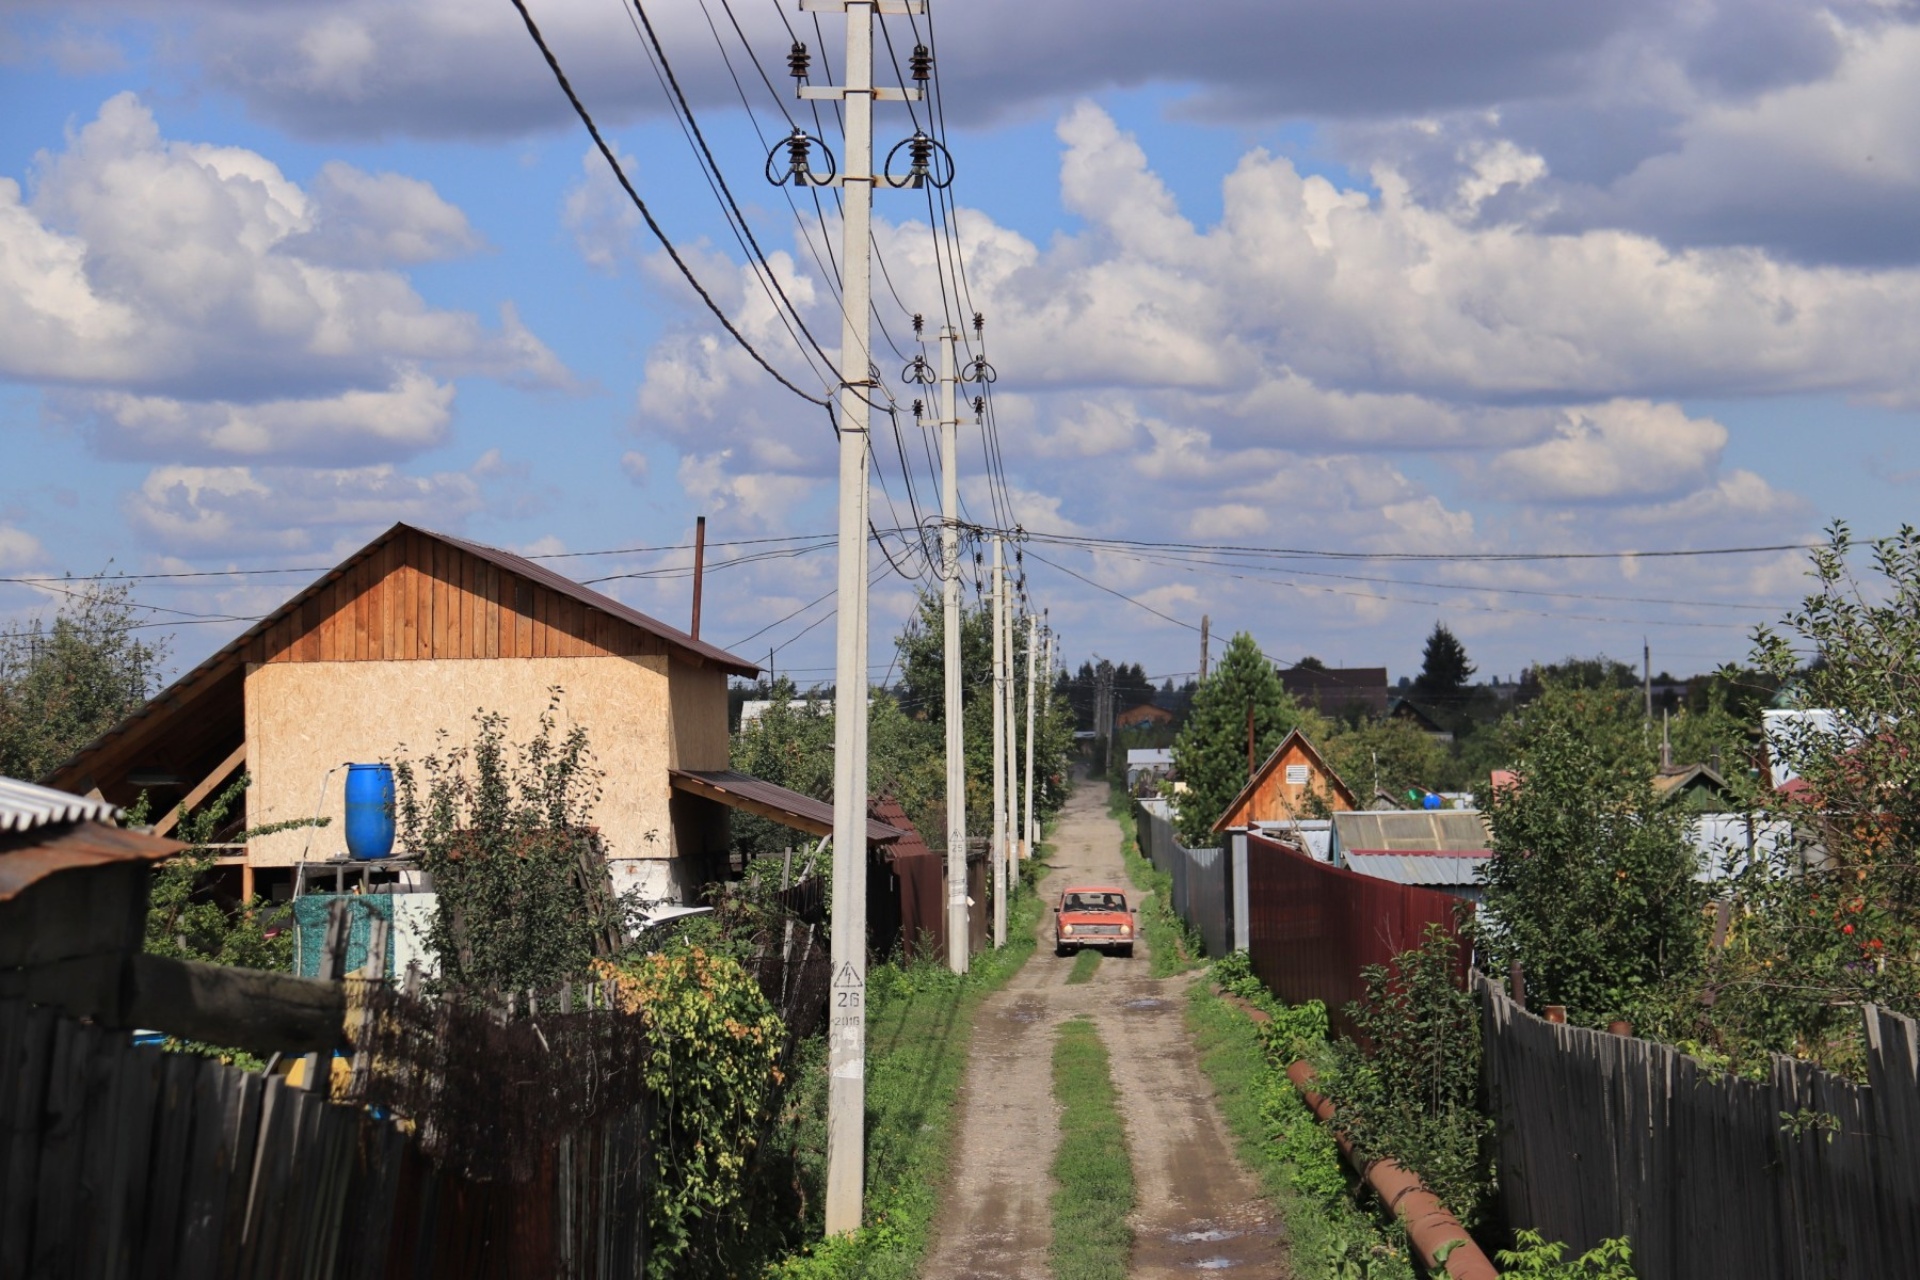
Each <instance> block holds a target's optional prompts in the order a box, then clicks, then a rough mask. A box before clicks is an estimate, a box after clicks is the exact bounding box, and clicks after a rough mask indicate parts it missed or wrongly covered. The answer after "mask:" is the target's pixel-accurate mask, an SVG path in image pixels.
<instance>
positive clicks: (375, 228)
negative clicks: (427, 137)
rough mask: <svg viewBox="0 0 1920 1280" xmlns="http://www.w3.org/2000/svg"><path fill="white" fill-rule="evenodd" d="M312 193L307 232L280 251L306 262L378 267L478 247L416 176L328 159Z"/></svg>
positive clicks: (462, 217) (458, 216) (459, 218)
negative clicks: (376, 170) (294, 255)
mask: <svg viewBox="0 0 1920 1280" xmlns="http://www.w3.org/2000/svg"><path fill="white" fill-rule="evenodd" d="M310 196H311V204H312V209H313V215H312V220H313V221H312V229H311V230H309V231H306V232H303V233H301V234H299V235H297V236H293V237H291V238H290V239H289V240H287V241H286V242H285V244H284V246H283V249H284V251H287V252H291V253H294V254H296V255H297V256H299V257H301V258H304V259H306V260H307V261H309V262H314V263H325V264H328V265H332V266H342V267H382V266H390V265H398V264H403V263H410V262H436V261H439V260H440V259H443V258H457V257H461V256H464V255H466V254H469V253H473V252H474V251H476V250H478V249H479V248H480V247H481V243H482V242H481V239H480V236H479V234H478V233H477V232H475V231H474V229H473V228H472V226H470V225H469V224H468V222H467V215H466V214H464V213H462V212H461V211H460V210H459V209H457V208H455V207H454V206H453V205H451V204H448V203H447V202H446V201H445V200H443V199H441V198H440V193H439V192H437V191H435V190H434V189H433V186H432V184H430V183H426V182H422V181H421V180H420V179H418V178H409V177H407V176H406V175H404V174H399V173H367V172H365V171H363V170H360V169H356V168H354V167H353V166H352V165H350V164H343V163H341V162H340V161H338V160H329V161H328V162H327V163H326V164H324V165H322V166H321V167H320V172H319V174H318V175H317V176H316V177H315V178H314V181H313V186H312V189H311V191H310Z"/></svg>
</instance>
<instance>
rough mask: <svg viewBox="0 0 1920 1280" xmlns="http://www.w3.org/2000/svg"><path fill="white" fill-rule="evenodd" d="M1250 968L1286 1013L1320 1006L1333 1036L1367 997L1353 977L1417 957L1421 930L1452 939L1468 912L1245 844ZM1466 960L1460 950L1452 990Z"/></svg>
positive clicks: (1434, 893)
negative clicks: (1405, 955) (1352, 1006)
mask: <svg viewBox="0 0 1920 1280" xmlns="http://www.w3.org/2000/svg"><path fill="white" fill-rule="evenodd" d="M1247 907H1248V921H1249V924H1250V926H1251V931H1250V937H1249V939H1248V948H1247V951H1248V958H1249V959H1250V960H1251V961H1252V962H1253V971H1254V972H1255V973H1256V974H1258V975H1259V977H1260V980H1261V981H1262V982H1264V983H1266V985H1267V989H1268V990H1270V991H1272V992H1273V993H1274V994H1275V995H1277V996H1279V997H1280V998H1281V999H1282V1000H1285V1001H1286V1002H1287V1003H1289V1004H1301V1003H1304V1002H1305V1001H1308V1000H1318V1001H1320V1002H1321V1003H1323V1004H1325V1005H1326V1006H1327V1014H1328V1016H1329V1018H1330V1019H1331V1020H1332V1022H1333V1026H1334V1029H1335V1030H1337V1031H1348V1032H1350V1031H1351V1030H1352V1026H1351V1023H1349V1021H1348V1020H1347V1016H1346V1006H1347V1002H1348V1001H1350V1000H1358V999H1359V998H1360V997H1361V996H1362V995H1364V994H1365V990H1366V987H1365V984H1364V983H1363V982H1362V981H1361V978H1360V971H1361V969H1363V968H1365V967H1366V966H1367V965H1370V964H1386V963H1387V962H1388V961H1390V960H1392V959H1393V957H1394V956H1395V955H1397V954H1399V953H1400V952H1402V951H1407V950H1410V949H1412V948H1413V947H1416V946H1418V945H1419V943H1420V936H1421V935H1422V934H1423V933H1425V932H1426V928H1427V926H1428V925H1429V924H1437V925H1441V926H1443V927H1444V928H1445V929H1446V930H1447V931H1448V932H1449V933H1452V934H1454V935H1456V936H1458V934H1459V926H1460V921H1461V920H1462V919H1464V917H1465V915H1466V913H1470V912H1471V911H1472V910H1473V904H1472V903H1470V902H1466V901H1464V900H1462V899H1460V898H1456V897H1454V896H1453V895H1452V894H1449V893H1441V892H1439V891H1438V890H1435V889H1417V888H1414V887H1412V886H1410V885H1401V884H1393V883H1390V882H1388V881H1385V880H1376V879H1374V878H1373V877H1371V876H1363V875H1360V874H1359V873H1358V872H1354V871H1348V870H1345V869H1344V868H1341V867H1334V866H1329V865H1327V864H1326V863H1324V862H1316V861H1315V860H1314V859H1313V858H1311V857H1309V856H1308V855H1306V854H1304V853H1301V852H1300V851H1299V850H1297V849H1295V848H1293V847H1292V846H1290V845H1284V844H1281V843H1279V842H1278V841H1274V840H1269V839H1266V838H1265V837H1263V836H1258V835H1250V836H1248V837H1247ZM1467 963H1468V957H1467V954H1466V948H1464V947H1463V948H1461V955H1460V982H1461V984H1462V985H1463V986H1464V985H1465V983H1466V976H1467Z"/></svg>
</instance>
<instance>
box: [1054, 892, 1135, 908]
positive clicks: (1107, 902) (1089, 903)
mask: <svg viewBox="0 0 1920 1280" xmlns="http://www.w3.org/2000/svg"><path fill="white" fill-rule="evenodd" d="M1066 909H1067V910H1068V911H1125V910H1126V909H1127V899H1126V895H1124V894H1119V893H1070V894H1068V895H1067V901H1066Z"/></svg>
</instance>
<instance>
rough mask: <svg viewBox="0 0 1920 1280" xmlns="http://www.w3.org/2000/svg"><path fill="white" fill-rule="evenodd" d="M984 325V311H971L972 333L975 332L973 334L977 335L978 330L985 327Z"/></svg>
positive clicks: (985, 319) (985, 323)
mask: <svg viewBox="0 0 1920 1280" xmlns="http://www.w3.org/2000/svg"><path fill="white" fill-rule="evenodd" d="M986 327H987V315H986V313H985V312H984V311H976V312H974V313H973V332H974V334H975V335H976V336H977V335H978V334H979V333H980V331H981V330H982V329H985V328H986Z"/></svg>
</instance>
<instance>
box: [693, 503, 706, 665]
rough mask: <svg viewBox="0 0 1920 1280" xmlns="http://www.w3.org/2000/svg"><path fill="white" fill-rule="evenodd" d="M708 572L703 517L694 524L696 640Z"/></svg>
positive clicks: (694, 615)
mask: <svg viewBox="0 0 1920 1280" xmlns="http://www.w3.org/2000/svg"><path fill="white" fill-rule="evenodd" d="M706 571H707V518H706V517H705V516H701V517H700V518H699V519H698V520H696V521H694V523H693V627H692V635H693V638H694V639H695V640H698V639H699V638H700V588H701V585H702V583H703V582H704V581H705V579H706Z"/></svg>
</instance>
